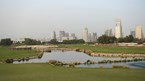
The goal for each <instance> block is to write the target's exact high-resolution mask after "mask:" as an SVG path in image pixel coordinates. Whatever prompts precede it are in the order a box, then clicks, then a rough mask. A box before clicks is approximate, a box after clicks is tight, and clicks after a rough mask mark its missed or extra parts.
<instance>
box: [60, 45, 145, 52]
mask: <svg viewBox="0 0 145 81" xmlns="http://www.w3.org/2000/svg"><path fill="white" fill-rule="evenodd" d="M59 47H60V48H65V47H67V48H81V49H86V50H92V51H93V52H97V53H125V54H145V47H118V46H92V45H83V44H60V45H59Z"/></svg>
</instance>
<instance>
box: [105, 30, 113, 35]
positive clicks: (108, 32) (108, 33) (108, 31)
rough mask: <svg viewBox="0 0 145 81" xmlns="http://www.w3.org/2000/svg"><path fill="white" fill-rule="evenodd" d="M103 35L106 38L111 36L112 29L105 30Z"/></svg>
mask: <svg viewBox="0 0 145 81" xmlns="http://www.w3.org/2000/svg"><path fill="white" fill-rule="evenodd" d="M105 35H106V36H113V34H112V29H107V30H106V31H105Z"/></svg>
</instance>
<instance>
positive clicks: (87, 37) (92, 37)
mask: <svg viewBox="0 0 145 81" xmlns="http://www.w3.org/2000/svg"><path fill="white" fill-rule="evenodd" d="M104 34H105V35H106V36H115V37H116V38H122V37H123V32H122V23H121V20H120V19H117V20H116V21H115V31H114V33H113V31H112V29H107V30H106V31H105V33H104ZM130 35H132V36H133V37H134V38H137V39H141V40H144V35H143V30H142V27H141V26H140V25H137V26H136V28H135V29H134V30H133V31H130ZM50 36H51V37H50V40H51V39H56V40H57V41H59V42H62V41H63V40H74V39H77V36H76V35H75V33H68V32H65V31H64V30H61V31H59V35H58V36H56V32H55V31H53V32H52V33H51V35H50ZM79 39H80V38H79ZM81 39H83V40H84V41H85V42H97V33H96V32H93V33H90V32H89V31H88V28H87V27H86V28H84V29H83V31H82V38H81ZM23 40H24V39H22V38H21V39H20V40H19V41H20V42H22V41H23ZM17 41H18V40H17ZM40 41H48V40H46V39H45V40H40Z"/></svg>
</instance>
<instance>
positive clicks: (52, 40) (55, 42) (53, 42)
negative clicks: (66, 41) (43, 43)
mask: <svg viewBox="0 0 145 81" xmlns="http://www.w3.org/2000/svg"><path fill="white" fill-rule="evenodd" d="M49 43H50V44H58V41H57V40H56V39H51V40H50V42H49Z"/></svg>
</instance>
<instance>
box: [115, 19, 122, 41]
mask: <svg viewBox="0 0 145 81" xmlns="http://www.w3.org/2000/svg"><path fill="white" fill-rule="evenodd" d="M115 37H116V38H122V25H121V20H120V19H117V20H116V27H115Z"/></svg>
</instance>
